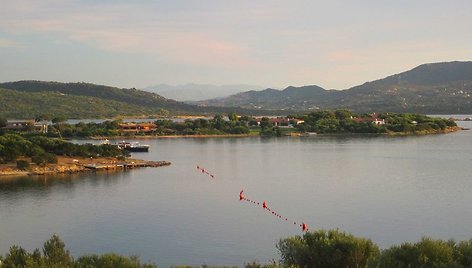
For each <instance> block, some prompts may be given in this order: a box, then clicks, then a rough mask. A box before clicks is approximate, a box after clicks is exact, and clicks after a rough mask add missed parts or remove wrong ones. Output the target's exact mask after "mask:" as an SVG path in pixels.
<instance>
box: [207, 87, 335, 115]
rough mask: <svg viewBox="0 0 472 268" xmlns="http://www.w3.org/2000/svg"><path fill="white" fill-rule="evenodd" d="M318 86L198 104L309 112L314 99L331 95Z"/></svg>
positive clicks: (264, 91) (313, 106)
mask: <svg viewBox="0 0 472 268" xmlns="http://www.w3.org/2000/svg"><path fill="white" fill-rule="evenodd" d="M331 93H332V92H331V91H328V90H325V89H323V88H321V87H319V86H304V87H291V86H290V87H287V88H286V89H284V90H277V89H271V88H268V89H264V90H262V91H254V90H251V91H247V92H242V93H238V94H235V95H232V96H229V97H227V98H221V99H212V100H207V101H201V102H198V104H199V105H201V106H217V107H220V106H223V107H244V108H248V109H272V110H310V109H314V108H316V107H317V105H319V104H318V103H317V104H314V102H313V101H309V100H314V99H319V98H325V97H328V95H332V94H331Z"/></svg>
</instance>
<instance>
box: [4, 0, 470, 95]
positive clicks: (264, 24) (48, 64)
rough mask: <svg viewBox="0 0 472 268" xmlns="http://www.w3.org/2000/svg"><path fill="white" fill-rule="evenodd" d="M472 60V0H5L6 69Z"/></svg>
mask: <svg viewBox="0 0 472 268" xmlns="http://www.w3.org/2000/svg"><path fill="white" fill-rule="evenodd" d="M453 60H461V61H466V60H472V1H470V0H465V1H462V0H456V1H454V0H451V1H444V0H441V1H436V0H424V1H423V0H419V1H415V0H396V1H383V0H359V1H355V0H350V1H347V0H346V1H339V0H331V1H318V0H291V1H287V0H185V1H184V0H167V1H160V0H155V1H151V0H137V1H124V0H116V1H112V0H82V1H73V0H0V81H2V82H6V81H16V80H30V79H34V80H48V81H62V82H81V81H83V82H91V83H97V84H105V85H112V86H118V87H137V88H142V87H146V86H149V85H153V84H160V83H166V84H173V85H175V84H185V83H191V82H193V83H203V84H215V85H223V84H253V85H260V86H265V87H277V88H283V87H286V86H288V85H294V86H302V85H312V84H316V85H319V86H322V87H324V88H326V89H333V88H335V89H345V88H348V87H351V86H354V85H357V84H361V83H363V82H366V81H371V80H375V79H378V78H382V77H385V76H387V75H391V74H395V73H399V72H402V71H406V70H408V69H411V68H413V67H415V66H417V65H419V64H422V63H431V62H439V61H453Z"/></svg>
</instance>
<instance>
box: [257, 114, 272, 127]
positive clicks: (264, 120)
mask: <svg viewBox="0 0 472 268" xmlns="http://www.w3.org/2000/svg"><path fill="white" fill-rule="evenodd" d="M259 126H260V127H261V129H262V130H264V129H266V128H268V127H269V126H271V123H270V121H269V118H268V117H262V118H261V122H260V124H259Z"/></svg>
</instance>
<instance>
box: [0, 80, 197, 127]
mask: <svg viewBox="0 0 472 268" xmlns="http://www.w3.org/2000/svg"><path fill="white" fill-rule="evenodd" d="M0 103H2V106H1V107H0V116H4V117H8V118H32V117H35V116H37V115H40V114H45V115H48V116H49V117H55V116H63V117H67V118H104V117H115V116H141V115H167V114H169V113H173V114H180V113H183V114H192V113H195V112H198V111H200V109H199V108H198V107H196V106H193V105H188V104H184V103H181V102H177V101H174V100H170V99H166V98H164V97H162V96H160V95H158V94H155V93H150V92H146V91H142V90H137V89H120V88H115V87H108V86H100V85H94V84H88V83H58V82H42V81H19V82H10V83H2V84H0Z"/></svg>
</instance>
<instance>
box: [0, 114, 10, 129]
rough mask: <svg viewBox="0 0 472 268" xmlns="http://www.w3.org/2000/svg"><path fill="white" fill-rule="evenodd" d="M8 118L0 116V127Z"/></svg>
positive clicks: (5, 123)
mask: <svg viewBox="0 0 472 268" xmlns="http://www.w3.org/2000/svg"><path fill="white" fill-rule="evenodd" d="M7 122H8V120H7V119H6V118H5V117H2V116H0V128H2V127H4V126H6V125H7Z"/></svg>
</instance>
